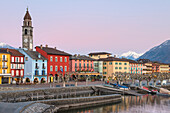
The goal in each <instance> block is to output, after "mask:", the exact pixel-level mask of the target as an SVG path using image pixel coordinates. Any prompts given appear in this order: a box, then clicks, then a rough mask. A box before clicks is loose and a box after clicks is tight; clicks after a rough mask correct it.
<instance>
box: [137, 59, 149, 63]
mask: <svg viewBox="0 0 170 113" xmlns="http://www.w3.org/2000/svg"><path fill="white" fill-rule="evenodd" d="M138 62H141V63H148V62H151V61H150V60H149V59H139V60H138Z"/></svg>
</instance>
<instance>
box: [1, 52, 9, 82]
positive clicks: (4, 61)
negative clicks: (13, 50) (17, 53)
mask: <svg viewBox="0 0 170 113" xmlns="http://www.w3.org/2000/svg"><path fill="white" fill-rule="evenodd" d="M10 59H11V55H10V53H9V51H8V49H7V50H2V49H0V84H10V83H11V74H10V73H11V64H10Z"/></svg>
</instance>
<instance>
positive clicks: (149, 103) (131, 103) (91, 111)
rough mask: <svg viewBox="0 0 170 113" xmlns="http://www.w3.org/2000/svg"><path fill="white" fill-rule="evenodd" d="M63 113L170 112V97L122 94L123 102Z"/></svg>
mask: <svg viewBox="0 0 170 113" xmlns="http://www.w3.org/2000/svg"><path fill="white" fill-rule="evenodd" d="M61 113H170V97H162V96H157V95H143V96H124V97H123V96H122V102H121V103H117V104H109V105H103V106H97V107H90V108H83V109H76V110H70V111H64V112H61Z"/></svg>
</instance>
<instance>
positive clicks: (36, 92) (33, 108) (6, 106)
mask: <svg viewBox="0 0 170 113" xmlns="http://www.w3.org/2000/svg"><path fill="white" fill-rule="evenodd" d="M96 92H98V89H97V88H96V87H95V86H84V87H66V88H43V89H27V90H22V91H2V92H0V101H1V102H0V113H5V112H7V113H28V112H29V113H35V112H39V113H41V112H42V113H53V112H57V111H62V110H69V109H75V108H81V107H88V106H96V105H102V104H108V103H117V102H120V101H121V95H118V94H114V95H103V96H90V95H87V96H86V95H85V94H91V93H96ZM82 94H83V95H82ZM57 95H60V96H61V95H62V96H63V97H62V98H60V99H59V98H57V99H55V98H54V97H55V96H57ZM69 95H75V97H74V98H73V97H69ZM64 96H65V98H64ZM79 96H81V97H79ZM82 96H84V97H82ZM40 97H42V98H41V99H40ZM50 97H51V98H50ZM27 99H28V100H27ZM29 99H31V100H29ZM36 99H37V100H36ZM22 100H24V101H26V102H22Z"/></svg>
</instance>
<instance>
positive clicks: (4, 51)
mask: <svg viewBox="0 0 170 113" xmlns="http://www.w3.org/2000/svg"><path fill="white" fill-rule="evenodd" d="M0 53H7V54H11V53H10V52H7V49H4V48H1V49H0Z"/></svg>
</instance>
